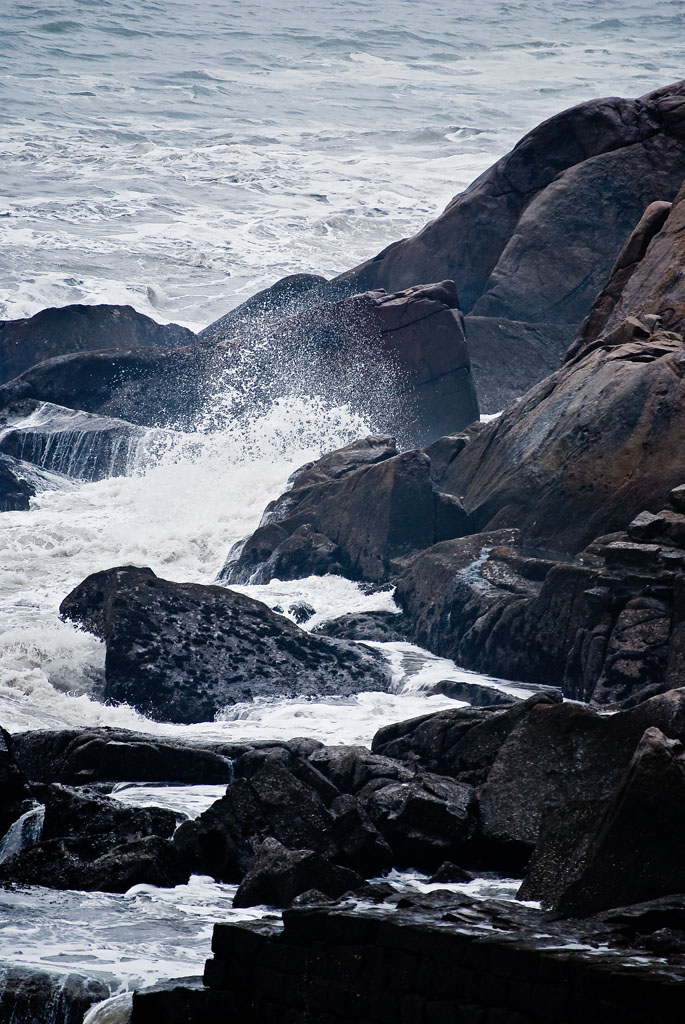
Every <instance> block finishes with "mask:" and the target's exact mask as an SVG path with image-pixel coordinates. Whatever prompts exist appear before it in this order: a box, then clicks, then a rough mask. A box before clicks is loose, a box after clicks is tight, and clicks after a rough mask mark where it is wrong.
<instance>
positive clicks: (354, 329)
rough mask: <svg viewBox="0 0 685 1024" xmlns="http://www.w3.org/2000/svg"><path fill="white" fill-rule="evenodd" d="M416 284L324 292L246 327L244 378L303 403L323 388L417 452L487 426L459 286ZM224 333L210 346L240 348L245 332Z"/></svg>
mask: <svg viewBox="0 0 685 1024" xmlns="http://www.w3.org/2000/svg"><path fill="white" fill-rule="evenodd" d="M410 284H411V287H408V288H406V289H405V290H404V291H400V292H394V293H392V294H388V293H387V292H386V291H384V290H383V289H378V290H376V291H370V292H364V293H363V294H356V295H353V294H350V290H349V289H346V288H345V289H343V290H342V292H341V290H340V289H339V288H338V287H337V286H333V287H327V288H325V289H323V290H320V289H316V290H315V292H314V295H316V297H317V299H318V301H309V300H307V301H306V302H305V304H304V308H300V309H299V311H296V312H295V313H294V314H290V315H284V316H280V317H277V318H274V317H273V316H272V315H266V316H264V317H261V318H259V317H257V318H256V319H255V318H248V319H247V320H243V322H242V324H241V325H240V330H239V334H240V349H239V351H238V355H239V358H243V352H245V353H247V355H246V357H245V359H246V360H247V361H246V362H245V359H244V362H245V365H244V367H243V369H242V376H243V377H244V376H245V375H246V367H247V365H248V363H249V365H250V366H251V367H252V371H251V373H253V372H254V370H255V369H256V370H257V373H256V376H258V377H259V378H260V380H261V381H262V382H264V381H267V382H268V381H269V380H273V379H276V380H278V382H279V387H280V388H281V391H279V394H280V393H282V389H283V387H284V385H285V386H286V387H287V389H288V390H293V391H294V393H302V392H303V390H304V392H305V393H307V389H309V391H311V387H312V386H313V385H315V386H316V393H320V392H321V390H322V389H323V390H324V391H325V393H326V395H327V396H328V397H329V398H333V397H335V400H336V401H337V402H344V401H347V402H352V403H353V404H354V407H355V409H360V408H361V409H362V410H363V411H364V412H365V413H366V414H367V415H368V416H370V417H371V419H372V420H373V422H374V423H375V424H377V425H378V428H379V429H381V430H384V431H388V432H392V433H397V432H402V435H403V439H404V441H405V442H407V443H413V444H418V443H425V442H426V441H429V440H432V439H434V438H436V437H440V436H441V435H442V434H445V433H450V432H452V431H455V430H461V429H462V428H463V427H465V426H466V425H467V424H468V423H471V422H472V421H473V420H475V419H478V402H477V398H476V393H475V390H474V387H473V381H472V378H471V370H470V362H469V354H468V349H467V346H466V341H465V338H464V327H463V322H462V317H461V313H460V311H459V306H458V300H457V294H456V291H455V289H454V284H453V283H452V282H451V281H441V282H439V283H436V284H422V285H417V284H416V280H413V281H411V282H410ZM341 295H343V296H344V297H342V298H341ZM305 299H307V296H306V294H305ZM307 307H308V308H307ZM220 324H221V321H219V322H218V323H217V324H214V325H212V326H211V327H210V328H208V332H209V333H208V334H205V332H203V335H202V337H203V338H205V337H211V338H212V339H213V340H214V342H215V343H216V342H217V340H218V339H221V340H220V344H221V345H227V344H228V343H229V342H231V340H232V339H235V333H231V332H235V330H236V327H237V326H238V325H237V323H236V322H235V321H233V320H230V319H229V322H228V324H227V325H226V327H225V329H224V328H221V326H220ZM265 338H267V339H274V341H273V342H270V343H267V344H266V345H265V343H264V339H265ZM276 339H277V340H276ZM233 347H234V348H235V345H233Z"/></svg>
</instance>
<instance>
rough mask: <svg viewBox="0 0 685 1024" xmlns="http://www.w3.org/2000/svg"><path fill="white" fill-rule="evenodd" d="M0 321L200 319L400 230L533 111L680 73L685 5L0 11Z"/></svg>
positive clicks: (361, 254) (658, 1)
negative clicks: (95, 308)
mask: <svg viewBox="0 0 685 1024" xmlns="http://www.w3.org/2000/svg"><path fill="white" fill-rule="evenodd" d="M0 6H1V10H2V34H1V36H0V126H1V127H0V151H1V168H2V169H1V172H0V215H1V216H0V239H1V244H0V318H1V319H7V318H15V317H23V316H29V315H32V314H33V313H35V312H37V311H38V310H39V309H41V308H43V307H45V306H48V305H63V304H65V303H69V302H116V303H130V304H132V305H133V306H135V307H136V308H137V309H139V310H141V311H142V312H145V313H148V314H149V315H151V316H153V317H155V318H156V319H157V320H161V321H168V320H176V321H178V322H180V323H183V324H187V325H188V326H191V327H195V328H197V327H201V326H203V325H205V324H207V323H209V322H210V321H212V320H213V319H215V318H216V317H218V316H219V315H221V314H222V313H224V312H226V311H227V310H228V309H230V308H232V307H233V306H234V305H236V304H237V303H238V302H240V301H242V300H243V299H244V298H246V297H247V296H248V295H250V294H251V293H252V292H254V291H256V290H257V289H259V288H261V287H264V286H266V285H268V284H270V283H272V282H273V281H275V280H276V279H278V278H279V277H281V276H283V275H284V274H288V273H293V272H298V271H314V272H318V273H322V274H325V275H327V276H330V275H333V274H335V273H337V272H339V271H341V270H344V269H346V268H348V267H350V266H353V265H354V264H355V263H357V262H359V261H361V260H362V259H364V258H366V257H368V256H372V255H374V254H375V253H376V252H378V251H379V250H380V249H381V248H382V247H383V246H385V245H386V244H387V243H389V242H390V241H393V240H394V239H397V238H400V237H403V236H405V235H407V234H410V233H412V232H414V231H415V230H417V229H418V228H419V227H420V226H421V225H422V224H423V223H425V222H426V221H427V220H428V219H429V218H431V217H432V216H434V215H435V214H437V213H438V212H439V211H440V210H441V209H442V208H443V207H444V205H445V204H446V203H447V201H448V200H449V199H450V198H451V197H452V196H453V195H454V194H456V193H457V192H459V191H460V190H462V189H463V188H464V187H465V186H466V185H468V184H469V183H470V182H471V181H472V180H473V179H474V178H475V177H476V176H477V175H478V174H479V173H480V172H482V171H483V170H484V169H485V168H486V167H487V166H488V165H489V164H490V163H492V162H493V160H495V159H496V158H497V157H499V156H500V155H502V154H503V153H505V152H506V151H507V150H508V149H510V148H511V146H512V145H513V144H514V143H515V142H516V141H517V139H519V138H520V136H521V135H522V134H523V133H525V132H526V131H528V130H529V129H531V128H532V127H533V126H534V125H535V124H537V123H538V122H539V121H541V120H542V119H544V118H545V117H548V116H549V115H551V114H554V113H555V112H557V111H559V110H561V109H563V108H564V107H567V106H569V105H571V104H573V103H576V102H579V101H581V100H584V99H588V98H590V97H593V96H601V95H610V94H613V95H615V94H622V95H625V96H638V95H641V94H642V93H644V92H647V91H648V90H651V89H653V88H656V87H658V86H660V85H663V84H666V83H667V82H669V81H672V80H675V79H678V78H681V77H683V76H684V75H685V5H684V4H683V3H682V0H642V2H631V0H625V2H622V3H617V2H615V0H565V2H560V0H537V2H536V0H525V2H511V3H489V4H473V3H470V2H465V0H432V2H431V3H428V2H427V0H373V2H372V0H319V2H318V3H316V4H315V5H312V6H311V7H309V8H308V6H305V5H301V4H299V3H298V4H295V3H293V2H292V0H281V2H278V3H276V2H266V0H263V2H261V3H250V2H241V3H237V2H235V0H233V2H232V0H222V2H212V0H193V2H191V0H163V2H162V0H136V2H135V3H127V2H124V0H61V2H59V3H56V4H54V5H48V6H38V5H37V4H32V3H19V2H15V0H3V2H2V4H1V5H0Z"/></svg>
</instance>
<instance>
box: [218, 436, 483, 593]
mask: <svg viewBox="0 0 685 1024" xmlns="http://www.w3.org/2000/svg"><path fill="white" fill-rule="evenodd" d="M469 532H471V523H470V518H469V516H468V515H467V513H466V512H465V510H464V508H463V506H462V505H461V503H460V502H459V501H458V499H456V498H454V497H453V496H452V495H449V494H445V493H443V492H440V491H438V490H437V489H436V488H435V486H434V484H433V481H432V479H431V462H430V459H429V458H428V456H427V455H426V454H425V453H423V452H420V451H410V452H403V453H398V452H397V448H396V447H395V443H394V439H393V438H390V437H385V436H379V437H370V438H365V439H363V440H361V441H355V442H353V444H351V445H348V446H347V447H346V448H342V449H340V450H339V451H337V452H332V453H331V454H329V455H325V456H324V457H323V459H321V460H320V461H319V462H317V463H315V464H314V466H312V467H304V469H303V470H302V471H300V472H299V473H297V474H295V475H294V477H293V478H291V487H290V490H288V491H286V492H285V493H284V494H282V495H281V496H280V497H279V498H277V499H276V501H274V502H272V503H271V505H269V506H268V507H267V509H266V511H265V514H264V517H263V519H262V525H261V526H260V527H259V528H258V529H257V530H256V531H255V533H254V534H253V535H252V536H251V537H250V538H249V539H248V540H246V541H245V542H242V543H240V544H238V545H237V546H236V548H235V549H234V550H233V551H232V552H231V553H230V555H229V559H228V561H227V562H226V564H225V566H224V568H223V570H222V573H221V576H220V579H222V580H224V581H226V582H227V583H245V582H253V583H263V582H268V581H269V580H270V579H272V578H273V577H275V576H277V577H279V578H280V579H296V578H298V577H301V576H308V575H310V574H311V573H320V574H325V573H327V572H338V573H340V574H341V575H345V576H351V577H352V578H353V579H360V578H361V579H370V580H377V581H380V580H385V579H387V578H388V576H389V575H390V574H391V573H392V572H393V570H396V569H397V568H398V567H399V566H400V564H401V563H402V561H403V559H406V558H407V557H408V556H409V555H411V554H412V553H414V552H415V551H418V550H421V549H423V548H425V547H428V546H430V545H431V544H434V543H435V542H436V541H438V540H440V539H442V538H444V537H455V536H461V535H463V534H464V533H469Z"/></svg>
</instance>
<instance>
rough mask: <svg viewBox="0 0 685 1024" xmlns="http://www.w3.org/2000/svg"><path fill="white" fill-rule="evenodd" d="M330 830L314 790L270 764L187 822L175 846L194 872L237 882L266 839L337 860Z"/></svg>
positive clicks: (329, 821) (322, 805)
mask: <svg viewBox="0 0 685 1024" xmlns="http://www.w3.org/2000/svg"><path fill="white" fill-rule="evenodd" d="M331 826H332V817H331V815H330V813H329V811H328V810H327V809H326V807H325V806H324V804H323V802H322V801H321V799H320V797H319V796H318V794H317V793H316V792H315V791H314V790H313V789H311V788H310V787H309V786H308V785H306V784H304V783H302V782H300V780H299V779H297V778H296V777H295V776H294V775H293V774H292V773H291V772H290V771H288V770H287V769H285V768H283V767H281V766H280V765H278V764H266V765H264V766H263V767H262V768H260V770H259V771H258V772H257V773H256V774H255V775H254V776H253V777H252V778H251V779H250V780H249V781H248V780H247V779H236V781H235V782H234V783H232V784H231V785H230V786H229V787H228V789H227V790H226V795H225V796H223V797H222V798H221V800H217V801H216V802H215V803H214V804H212V806H211V807H209V808H208V809H207V810H206V811H205V812H204V813H203V814H201V815H200V817H199V818H197V819H195V820H194V821H188V822H184V823H183V824H182V825H181V826H180V827H179V829H178V831H177V832H176V835H175V836H174V844H175V846H176V849H177V850H178V851H179V854H180V855H181V857H182V858H183V861H184V863H185V864H187V865H188V867H189V870H190V871H193V872H198V873H200V874H210V875H212V876H213V877H214V878H216V879H217V881H226V882H239V881H240V880H241V879H242V877H243V875H244V874H245V872H246V871H247V870H248V868H249V866H250V863H251V861H252V858H253V856H254V854H255V852H256V850H257V848H258V846H259V845H260V843H261V842H263V840H264V839H266V838H267V837H268V836H271V837H272V838H273V839H277V840H278V841H279V843H282V844H283V845H284V846H286V847H287V848H288V849H291V850H303V849H306V850H314V851H315V852H317V853H320V854H322V855H323V856H325V857H331V858H335V857H337V855H338V848H337V845H336V843H335V841H334V839H333V836H332V831H331ZM307 888H311V886H307ZM303 891H304V890H303Z"/></svg>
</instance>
